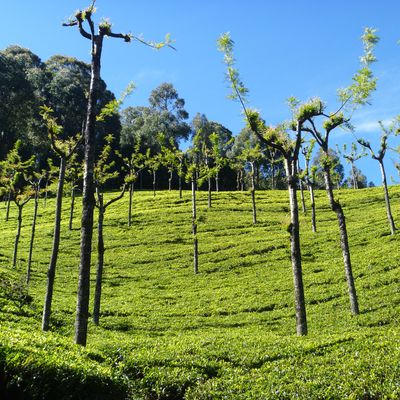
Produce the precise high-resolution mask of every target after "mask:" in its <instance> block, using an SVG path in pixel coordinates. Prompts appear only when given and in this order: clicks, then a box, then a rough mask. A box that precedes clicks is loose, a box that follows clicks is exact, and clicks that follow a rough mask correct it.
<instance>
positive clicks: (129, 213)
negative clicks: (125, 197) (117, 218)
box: [128, 182, 133, 226]
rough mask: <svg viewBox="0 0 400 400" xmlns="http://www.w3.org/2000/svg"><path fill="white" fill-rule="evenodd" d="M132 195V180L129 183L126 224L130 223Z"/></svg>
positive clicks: (129, 224)
mask: <svg viewBox="0 0 400 400" xmlns="http://www.w3.org/2000/svg"><path fill="white" fill-rule="evenodd" d="M132 195H133V182H131V183H130V184H129V209H128V226H131V225H132Z"/></svg>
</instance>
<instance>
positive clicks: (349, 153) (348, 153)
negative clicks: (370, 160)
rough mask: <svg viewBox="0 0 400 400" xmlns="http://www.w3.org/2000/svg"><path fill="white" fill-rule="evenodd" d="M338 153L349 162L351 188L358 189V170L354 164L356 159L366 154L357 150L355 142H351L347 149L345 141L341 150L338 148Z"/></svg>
mask: <svg viewBox="0 0 400 400" xmlns="http://www.w3.org/2000/svg"><path fill="white" fill-rule="evenodd" d="M338 153H339V154H341V155H342V156H343V158H344V159H345V160H346V161H347V162H348V163H349V164H350V170H351V180H352V184H353V189H360V187H359V185H358V181H359V179H358V177H359V175H358V174H357V172H358V170H357V168H356V166H355V163H356V161H358V160H359V159H360V158H362V157H364V156H366V153H365V151H361V152H360V151H359V150H358V148H357V144H356V143H352V144H351V147H350V150H348V149H347V145H346V143H345V144H344V145H343V147H342V151H340V150H339V149H338Z"/></svg>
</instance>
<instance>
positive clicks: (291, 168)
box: [285, 160, 307, 336]
mask: <svg viewBox="0 0 400 400" xmlns="http://www.w3.org/2000/svg"><path fill="white" fill-rule="evenodd" d="M285 164H286V173H287V179H288V192H289V201H290V226H289V229H288V230H289V233H290V250H291V259H292V270H293V285H294V300H295V307H296V332H297V335H299V336H303V335H307V314H306V303H305V298H304V285H303V272H302V266H301V250H300V227H299V208H298V204H297V182H296V180H297V178H296V174H297V171H296V162H295V161H293V162H292V163H289V161H288V160H285Z"/></svg>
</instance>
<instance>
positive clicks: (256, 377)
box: [0, 187, 400, 400]
mask: <svg viewBox="0 0 400 400" xmlns="http://www.w3.org/2000/svg"><path fill="white" fill-rule="evenodd" d="M390 192H391V197H392V207H393V213H394V217H395V222H397V225H399V226H400V187H391V188H390ZM337 194H338V196H339V199H340V201H341V203H342V204H343V205H344V210H345V213H346V217H347V223H348V231H349V235H350V238H349V239H350V246H351V251H352V262H353V271H354V275H355V279H356V287H357V291H358V296H359V302H360V310H361V313H360V315H358V316H356V317H353V316H351V314H350V310H349V300H348V295H347V286H346V282H345V277H344V271H343V261H342V253H341V249H340V246H339V233H338V228H337V221H336V216H335V214H334V213H332V211H331V210H330V209H329V207H328V203H327V199H326V193H325V192H324V191H318V192H317V194H316V202H317V230H318V231H317V233H315V234H313V233H312V231H311V222H310V218H311V216H310V214H311V213H310V211H308V213H307V214H302V215H301V241H302V259H303V273H304V284H305V295H306V302H307V316H308V325H309V334H308V336H306V337H297V336H296V335H295V317H294V300H293V284H292V272H291V262H290V253H289V234H288V232H287V225H288V223H289V208H288V198H287V193H286V192H285V191H263V192H258V193H257V194H256V196H257V201H258V220H259V223H258V224H257V225H255V226H253V224H252V211H251V199H250V194H249V193H247V192H221V193H214V194H213V196H214V201H213V207H212V208H211V209H207V198H206V196H207V194H206V193H205V192H200V193H198V197H199V209H198V215H199V218H198V231H199V233H198V239H199V250H200V256H199V269H200V273H199V274H198V275H195V274H194V273H193V265H192V264H193V262H192V251H193V242H192V236H191V200H190V193H189V192H184V195H183V199H179V197H178V194H177V192H176V191H172V192H157V195H156V196H155V197H153V195H152V193H150V192H136V193H135V194H134V215H133V224H132V226H131V227H128V226H127V208H128V199H127V197H126V198H124V199H123V200H121V201H119V202H117V203H115V204H113V205H112V206H110V208H109V209H108V211H107V213H106V216H105V222H104V224H105V226H104V230H105V232H104V234H105V246H106V254H105V275H104V281H103V294H102V308H101V316H100V325H99V326H98V327H96V326H95V325H93V324H90V327H89V336H88V346H87V347H86V348H82V347H80V346H76V345H74V344H73V340H72V337H73V330H74V327H73V325H74V319H75V306H76V290H77V278H78V265H79V241H80V230H79V223H80V221H79V210H77V212H76V214H75V215H76V218H75V220H74V229H73V230H72V231H69V230H68V213H69V199H68V198H65V199H64V208H63V210H64V214H63V217H64V220H63V226H62V234H61V235H62V243H61V251H60V256H59V262H58V265H57V273H56V283H55V293H54V300H53V307H52V310H53V313H52V318H51V331H50V332H47V333H43V332H42V331H41V329H40V326H41V312H42V307H43V300H44V294H45V284H46V271H47V266H48V262H49V257H50V251H51V242H52V235H53V218H54V200H53V199H50V200H48V202H47V206H46V207H44V205H43V200H42V199H41V200H40V207H39V219H38V226H37V234H36V243H35V248H34V255H33V259H34V262H33V271H32V280H31V283H30V285H29V296H31V297H26V293H25V292H24V290H23V289H24V288H23V285H22V284H21V283H20V282H21V281H23V280H24V277H25V274H26V263H27V257H28V249H29V236H30V223H31V219H32V212H33V204H31V203H30V204H28V205H27V206H26V209H25V210H24V223H23V228H22V236H21V242H20V249H19V261H18V263H17V267H16V268H14V269H13V268H12V267H11V258H12V252H13V242H14V236H15V230H16V223H17V221H16V209H15V207H12V208H11V214H10V219H9V221H8V222H4V216H5V203H2V204H1V207H0V218H1V241H0V253H1V254H0V265H1V268H0V277H1V285H2V286H1V289H0V291H1V298H0V327H1V329H0V384H1V387H0V398H4V399H60V400H61V399H125V398H127V399H192V400H194V399H382V398H388V399H398V398H400V361H399V360H400V326H399V317H400V284H399V283H400V257H399V256H400V246H399V244H400V236H399V234H398V233H397V234H396V235H394V236H391V235H390V234H389V233H390V231H389V227H388V224H387V219H386V212H385V206H384V200H383V191H382V188H373V189H363V190H341V191H339V192H337ZM306 196H307V193H306ZM307 199H308V196H307ZM78 203H79V201H78ZM308 206H309V205H308ZM93 250H94V251H93V268H92V274H93V284H92V289H93V288H94V279H95V264H96V238H94V249H93ZM24 296H25V297H24ZM28 303H29V304H28Z"/></svg>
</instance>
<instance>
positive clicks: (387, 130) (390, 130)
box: [357, 119, 399, 235]
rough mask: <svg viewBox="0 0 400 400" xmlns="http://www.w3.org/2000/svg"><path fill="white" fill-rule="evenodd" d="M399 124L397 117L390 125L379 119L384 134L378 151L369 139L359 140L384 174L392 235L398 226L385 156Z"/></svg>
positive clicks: (383, 182)
mask: <svg viewBox="0 0 400 400" xmlns="http://www.w3.org/2000/svg"><path fill="white" fill-rule="evenodd" d="M398 124H399V121H398V120H397V119H396V120H394V121H392V122H391V124H390V125H388V126H385V125H384V124H383V122H382V121H379V126H380V128H381V130H382V134H381V142H380V146H379V149H378V151H375V150H374V149H373V148H372V145H371V143H370V142H369V141H367V140H365V139H358V140H357V141H358V143H359V144H360V145H361V146H363V148H365V149H367V150H368V151H369V153H370V155H371V158H372V159H373V160H376V161H377V162H378V163H379V167H380V170H381V175H382V186H383V190H384V194H385V205H386V214H387V219H388V223H389V228H390V233H391V234H392V235H394V234H395V231H396V226H395V223H394V219H393V214H392V209H391V206H390V196H389V190H388V185H387V177H386V169H385V164H384V158H385V155H386V154H387V150H388V139H389V137H390V136H391V135H393V134H394V133H395V132H397V129H398Z"/></svg>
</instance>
